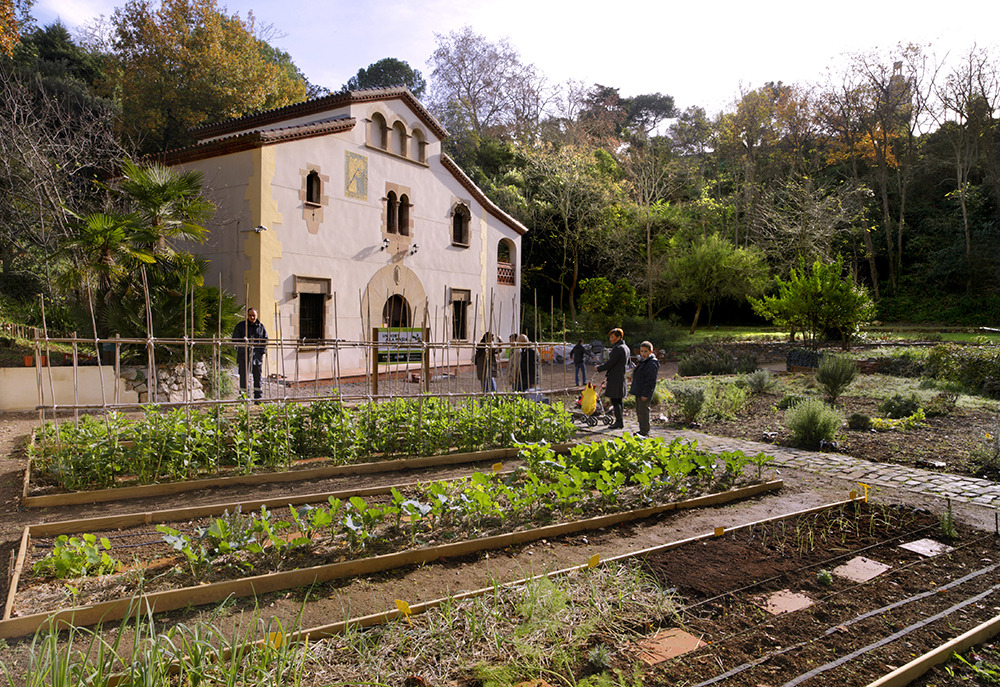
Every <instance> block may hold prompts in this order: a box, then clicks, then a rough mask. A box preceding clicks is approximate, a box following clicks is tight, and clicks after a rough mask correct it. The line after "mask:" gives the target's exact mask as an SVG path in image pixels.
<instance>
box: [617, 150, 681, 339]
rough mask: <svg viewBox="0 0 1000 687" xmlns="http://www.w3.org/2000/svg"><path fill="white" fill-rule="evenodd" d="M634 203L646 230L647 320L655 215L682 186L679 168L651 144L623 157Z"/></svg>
mask: <svg viewBox="0 0 1000 687" xmlns="http://www.w3.org/2000/svg"><path fill="white" fill-rule="evenodd" d="M621 162H622V169H623V170H624V172H625V178H626V180H627V181H628V185H629V189H630V191H631V195H632V200H633V201H635V204H636V206H637V207H638V209H639V211H640V213H641V214H642V221H643V225H644V227H645V230H646V250H645V253H646V274H645V281H646V316H647V317H649V318H650V319H652V317H653V279H654V275H655V272H654V270H653V212H654V210H655V208H656V206H657V204H658V203H662V202H664V201H665V200H666V199H667V198H668V197H669V196H670V194H671V193H672V192H673V191H675V190H676V189H677V187H678V186H679V185H680V181H679V177H680V174H679V170H678V167H677V165H676V164H671V162H670V161H669V160H668V159H667V156H666V152H665V151H664V150H663V149H662V146H657V145H655V144H654V143H653V142H652V141H647V142H645V143H642V144H634V145H631V146H629V148H628V149H627V150H625V152H624V153H623V154H622V156H621Z"/></svg>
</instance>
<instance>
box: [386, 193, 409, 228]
mask: <svg viewBox="0 0 1000 687" xmlns="http://www.w3.org/2000/svg"><path fill="white" fill-rule="evenodd" d="M403 197H404V198H405V197H406V196H403ZM398 213H399V201H398V200H396V192H395V191H389V193H388V194H387V195H386V199H385V230H386V231H387V232H389V233H390V234H395V233H396V232H397V231H398V228H397V227H398V226H399V225H398V224H397V223H396V221H397V220H398V219H399V217H398Z"/></svg>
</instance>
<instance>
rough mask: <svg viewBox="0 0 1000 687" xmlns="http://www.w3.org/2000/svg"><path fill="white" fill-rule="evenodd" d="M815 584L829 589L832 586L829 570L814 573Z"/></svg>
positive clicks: (831, 576)
mask: <svg viewBox="0 0 1000 687" xmlns="http://www.w3.org/2000/svg"><path fill="white" fill-rule="evenodd" d="M816 583H817V584H820V585H822V586H824V587H831V586H833V575H832V574H831V573H830V571H829V570H826V569H823V570H818V571H817V572H816Z"/></svg>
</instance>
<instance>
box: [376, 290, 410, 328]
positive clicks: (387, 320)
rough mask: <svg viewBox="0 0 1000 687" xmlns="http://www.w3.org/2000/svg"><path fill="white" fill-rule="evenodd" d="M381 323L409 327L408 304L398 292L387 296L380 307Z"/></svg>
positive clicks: (388, 325) (389, 325)
mask: <svg viewBox="0 0 1000 687" xmlns="http://www.w3.org/2000/svg"><path fill="white" fill-rule="evenodd" d="M382 325H383V326H385V327H409V326H410V306H409V304H408V303H407V302H406V299H405V298H403V297H402V296H400V295H399V294H398V293H397V294H394V295H392V296H389V298H388V300H386V302H385V306H384V307H383V308H382Z"/></svg>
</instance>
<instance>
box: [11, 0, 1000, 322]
mask: <svg viewBox="0 0 1000 687" xmlns="http://www.w3.org/2000/svg"><path fill="white" fill-rule="evenodd" d="M279 28H280V27H279ZM274 36H275V29H274V28H273V27H261V26H258V25H256V24H255V22H254V19H253V16H252V15H248V16H247V17H241V16H239V15H235V14H228V13H227V11H226V9H225V8H224V7H221V6H219V5H217V4H216V3H215V2H214V0H164V1H163V2H162V3H153V2H151V1H150V0H129V1H128V2H126V3H125V4H123V5H122V6H121V7H120V8H119V9H117V10H116V11H115V12H114V14H113V15H112V16H110V17H107V18H102V19H101V20H99V21H96V22H94V23H93V24H92V25H90V26H89V27H87V29H86V30H84V31H82V32H80V33H79V34H78V35H71V34H70V32H69V31H68V30H67V29H66V28H65V27H63V26H61V25H59V24H54V25H50V26H46V27H38V26H35V25H34V22H33V21H32V18H31V5H30V1H29V0H13V1H12V0H0V53H3V54H2V56H0V90H2V95H0V148H2V150H0V306H2V307H3V308H4V309H6V310H8V311H9V312H10V313H12V314H13V315H12V316H16V317H18V318H20V319H21V320H22V321H25V320H27V321H30V320H34V319H37V317H38V314H39V313H38V312H37V300H38V296H37V294H39V293H42V294H44V295H45V296H46V298H47V299H48V300H49V303H50V308H51V313H50V315H52V316H53V317H56V318H57V319H60V321H61V322H62V323H64V324H65V325H66V326H67V327H73V326H75V325H76V323H79V322H80V321H82V320H83V319H87V318H89V315H85V312H84V309H83V308H82V307H81V304H82V302H83V301H84V300H90V301H93V300H94V296H93V295H89V296H87V295H85V294H87V293H88V291H89V292H90V293H93V291H95V290H96V291H101V292H102V293H104V294H112V293H114V294H115V297H114V298H109V299H107V302H105V303H103V307H102V303H101V302H100V298H98V308H97V311H98V313H97V314H98V316H99V317H100V319H101V327H102V328H105V329H106V330H107V331H111V330H112V329H115V330H121V329H123V328H125V329H127V323H126V322H125V321H124V320H127V319H128V317H129V313H128V312H122V307H121V303H122V302H123V298H124V299H126V301H125V302H132V303H133V305H135V307H136V308H137V309H140V310H141V309H142V308H141V303H140V302H139V301H137V300H135V298H136V297H135V292H136V291H137V289H136V288H135V280H136V279H138V277H137V276H136V275H137V274H138V272H137V271H136V269H134V267H135V266H136V265H149V266H150V267H149V270H150V272H151V274H150V276H149V277H148V278H149V279H151V280H152V281H154V282H155V285H158V286H157V287H158V288H160V289H161V290H162V291H163V294H164V295H163V296H162V297H163V298H175V299H176V298H178V297H179V294H181V293H183V294H185V296H184V298H185V300H184V302H185V303H187V302H188V301H187V298H188V296H187V295H186V294H187V293H188V283H197V282H198V275H199V274H200V271H201V269H202V267H203V266H200V265H199V264H197V261H194V260H191V259H188V258H186V257H185V256H184V255H183V254H182V253H179V252H178V251H177V250H174V249H173V246H174V245H175V244H174V243H173V242H174V241H175V240H178V241H179V240H190V239H192V238H195V239H197V238H198V236H199V235H198V232H197V231H196V230H195V228H194V227H195V226H196V224H197V222H196V220H198V219H199V218H204V217H205V216H207V214H209V212H208V211H207V210H206V208H204V207H200V206H198V205H197V203H196V202H195V198H196V196H197V183H198V180H197V179H186V180H184V182H183V184H181V186H182V187H183V188H178V187H177V186H176V184H177V183H179V182H177V181H176V180H171V179H169V178H166V177H164V178H156V177H155V175H154V178H148V170H143V169H140V168H139V167H136V166H134V165H131V166H130V164H129V162H128V161H129V160H137V161H139V162H140V163H141V162H142V161H143V160H148V159H150V158H149V157H147V156H150V155H152V154H155V153H158V152H161V151H164V150H168V149H171V148H176V147H179V146H183V145H186V144H187V143H189V142H190V141H191V139H190V135H189V133H188V131H189V129H190V128H191V127H194V126H199V125H203V124H206V123H209V122H213V121H218V120H221V119H225V118H229V117H239V116H242V115H244V114H247V113H250V112H255V111H258V110H262V109H267V108H273V107H280V106H283V105H286V104H290V103H293V102H297V101H301V100H303V99H305V98H309V97H318V96H322V95H324V94H327V93H329V92H330V90H329V89H327V88H324V87H323V86H320V85H316V84H312V83H310V82H309V81H308V79H307V77H306V76H305V75H304V74H302V73H301V72H300V71H299V69H298V68H297V67H296V66H295V65H294V63H293V62H292V59H291V57H290V56H289V55H288V54H287V53H284V52H282V51H280V50H277V49H275V48H273V47H272V46H271V45H270V43H269V40H273V38H274ZM845 57H846V59H845V60H844V61H843V65H844V66H843V67H842V68H840V69H839V70H837V71H830V72H828V73H825V74H820V75H817V79H816V81H815V82H814V83H799V84H785V83H781V82H776V83H767V84H764V85H763V86H760V87H759V88H755V89H752V90H746V91H745V92H743V93H742V94H741V96H740V97H739V98H738V99H737V100H736V101H735V102H733V103H732V105H731V106H730V107H728V108H727V109H725V110H724V111H722V112H718V113H708V112H706V111H705V110H704V109H703V108H700V107H697V106H691V107H686V108H685V109H683V110H681V109H679V108H677V107H676V105H675V103H674V100H673V98H672V97H671V96H670V95H666V94H663V93H661V92H653V88H655V87H656V86H657V85H652V87H651V92H650V93H642V94H632V95H626V94H622V93H620V92H619V89H618V88H616V87H615V86H614V84H584V83H578V82H567V83H561V84H556V83H551V82H550V81H548V80H547V79H546V77H545V75H544V74H543V73H541V72H540V71H539V70H538V69H537V68H535V67H534V66H533V65H531V64H527V63H525V62H524V61H523V60H522V58H521V56H520V54H519V52H518V50H517V48H516V47H515V46H513V45H510V44H509V43H508V42H507V41H500V42H497V43H494V42H490V41H488V40H487V39H485V38H484V37H483V36H481V35H479V34H477V33H476V31H475V30H474V29H473V28H471V27H466V28H464V29H462V30H459V31H455V32H452V33H449V34H447V35H439V36H437V47H436V49H435V51H434V52H433V54H431V55H430V56H429V58H428V60H427V63H426V73H427V75H426V78H425V77H424V75H423V74H422V73H421V71H420V70H419V69H416V68H414V67H412V66H411V65H409V64H407V63H405V62H402V61H400V60H397V59H395V58H392V57H387V58H386V59H383V60H380V61H379V62H376V63H375V64H371V65H368V66H363V65H358V72H357V75H356V76H355V77H352V78H351V79H350V81H349V82H348V83H347V84H344V85H343V86H342V87H340V88H343V89H357V88H371V87H383V86H395V85H406V86H408V87H409V88H410V89H411V90H412V91H413V92H414V93H415V94H416V95H418V97H420V98H421V99H422V100H423V102H424V103H425V104H426V105H427V107H428V109H429V110H430V111H431V112H432V113H433V114H434V115H435V116H436V117H437V118H438V119H439V120H440V121H441V122H442V123H443V124H444V126H445V127H446V128H447V129H448V131H449V132H450V134H451V135H450V137H449V138H448V139H447V140H446V141H445V144H444V148H445V151H446V152H447V153H448V154H449V155H451V156H452V157H453V158H454V159H455V160H456V162H457V163H458V164H459V165H460V166H461V167H462V168H463V169H464V170H465V171H466V172H467V173H468V174H469V175H470V176H471V177H472V178H473V180H474V181H475V182H476V183H477V184H478V185H479V186H480V187H481V188H482V189H483V190H484V191H485V192H486V193H487V194H488V195H489V196H490V197H491V198H492V199H493V200H494V201H495V202H497V203H498V204H499V205H500V206H501V207H502V208H504V209H505V210H507V211H508V212H510V213H511V214H512V215H514V216H515V217H517V218H518V219H519V220H521V221H522V222H523V223H524V224H526V225H527V226H528V227H530V229H531V231H530V232H529V233H528V234H527V235H526V236H525V238H524V245H523V256H522V257H523V261H522V262H523V284H524V288H525V294H524V300H525V302H526V303H535V302H538V303H539V307H540V309H544V310H546V311H551V310H557V311H558V312H559V313H561V314H562V313H564V314H565V317H567V318H568V319H569V320H570V321H574V322H575V321H589V322H591V323H592V324H594V325H595V326H600V325H602V324H603V323H604V322H605V321H608V320H614V319H621V318H625V317H633V318H648V319H653V318H655V319H658V320H672V321H681V320H683V321H684V323H685V325H690V326H692V327H693V326H694V325H696V324H699V323H700V324H705V323H709V322H716V323H718V322H721V321H728V322H732V321H754V315H753V313H752V311H751V309H750V307H749V306H748V305H747V298H748V297H753V296H762V295H764V294H766V293H768V292H769V291H773V289H774V284H775V278H776V277H777V278H787V277H788V275H789V273H790V271H791V270H793V269H795V268H796V267H797V266H800V265H804V264H811V263H813V262H814V261H816V260H819V261H821V262H823V263H828V264H829V263H834V262H836V260H837V257H838V256H840V257H841V258H842V259H843V265H844V270H845V273H846V274H848V275H849V276H850V278H851V279H853V280H854V281H855V282H856V283H857V284H859V285H862V286H864V287H865V288H866V289H867V290H868V291H869V292H870V293H871V295H872V296H873V297H874V300H875V302H876V304H877V307H878V317H879V318H881V319H883V320H891V321H911V322H936V323H948V324H980V325H993V326H996V325H997V323H1000V295H998V293H1000V292H998V286H1000V284H998V277H1000V264H998V263H1000V124H998V105H1000V60H998V56H997V52H996V50H995V49H994V48H993V47H972V48H970V49H968V50H967V51H966V52H964V53H961V54H959V53H950V54H948V55H946V56H941V55H938V54H937V53H935V50H934V46H932V45H927V46H923V45H899V46H895V47H894V48H892V49H889V50H884V51H883V50H877V49H874V48H873V49H872V50H870V51H867V52H861V53H856V54H851V55H847V56H845ZM330 86H334V90H336V87H335V85H330ZM140 166H141V165H140ZM123 170H126V171H125V172H123ZM154 171H155V170H154ZM142 174H147V177H143V176H142ZM112 180H113V181H112ZM171 184H173V186H172V185H171ZM184 184H186V186H185V185H184ZM116 223H117V224H116ZM137 227H138V228H139V229H141V231H139V230H138V229H137ZM143 271H145V270H143ZM130 280H131V281H130ZM199 285H200V283H199ZM129 294H131V296H129ZM171 294H173V295H171ZM128 297H132V299H133V301H127V298H128ZM220 297H222V298H223V299H224V297H223V296H220V295H219V294H212V293H211V292H210V291H209V290H207V289H206V291H205V293H203V294H201V295H200V296H199V297H198V298H199V300H198V302H199V304H200V305H199V307H202V306H204V310H205V312H206V313H208V312H210V311H211V309H212V308H213V307H215V306H214V305H212V304H213V303H215V304H216V305H217V304H218V300H217V299H218V298H220ZM192 298H194V296H192ZM543 304H544V305H543ZM206 317H207V315H206ZM116 318H117V319H116ZM133 319H134V318H133ZM139 321H141V317H140V318H139ZM205 326H209V325H208V324H205Z"/></svg>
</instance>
